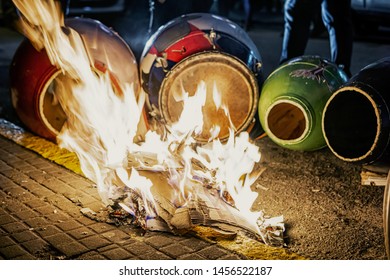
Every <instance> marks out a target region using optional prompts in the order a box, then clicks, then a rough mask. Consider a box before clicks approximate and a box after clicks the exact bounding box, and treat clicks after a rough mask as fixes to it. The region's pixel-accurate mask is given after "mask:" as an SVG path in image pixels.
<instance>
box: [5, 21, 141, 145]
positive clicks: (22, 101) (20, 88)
mask: <svg viewBox="0 0 390 280" xmlns="http://www.w3.org/2000/svg"><path fill="white" fill-rule="evenodd" d="M65 25H66V26H68V27H70V28H73V29H74V30H76V31H77V32H78V33H79V34H80V35H81V36H82V38H83V40H84V42H85V46H86V47H87V50H88V52H89V54H90V56H91V58H92V61H93V63H94V65H91V67H92V68H93V69H94V70H95V71H96V72H105V71H109V73H110V76H111V80H112V84H113V87H114V88H115V89H116V90H120V84H124V83H129V84H130V83H133V84H134V89H135V90H136V92H138V90H139V88H140V87H139V81H138V67H137V63H136V60H135V57H134V54H133V53H132V51H131V50H130V48H129V47H128V46H127V44H126V43H125V41H124V40H123V39H121V38H120V37H119V36H118V35H117V34H116V33H114V32H113V31H112V30H111V29H109V28H108V27H106V26H105V25H103V24H102V23H100V22H99V21H96V20H92V19H86V18H71V19H67V20H65ZM60 75H63V74H62V73H61V71H60V70H59V69H57V68H56V67H55V66H53V65H51V63H50V61H49V58H48V56H47V54H46V52H45V50H42V51H37V50H36V49H35V48H34V47H33V46H32V45H31V43H30V42H29V41H28V40H24V41H23V42H22V43H21V45H20V46H19V48H18V49H17V51H16V53H15V55H14V57H13V61H12V64H11V67H10V84H11V94H12V103H13V106H14V108H15V110H16V113H17V114H18V116H19V118H20V120H21V121H22V122H23V123H24V124H25V125H26V127H27V128H29V129H30V130H31V131H32V132H34V133H36V134H37V135H39V136H42V137H44V138H47V139H49V140H52V141H55V139H56V136H57V135H58V133H59V131H60V130H61V128H62V126H63V124H64V122H65V120H66V116H65V113H64V112H63V110H62V108H61V106H60V105H59V104H58V103H57V102H56V99H55V98H54V92H53V86H52V85H53V81H54V80H55V79H57V78H59V77H60Z"/></svg>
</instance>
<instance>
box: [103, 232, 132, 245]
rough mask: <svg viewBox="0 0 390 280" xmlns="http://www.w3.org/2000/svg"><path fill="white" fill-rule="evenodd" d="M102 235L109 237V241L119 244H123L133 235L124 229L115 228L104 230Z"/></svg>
mask: <svg viewBox="0 0 390 280" xmlns="http://www.w3.org/2000/svg"><path fill="white" fill-rule="evenodd" d="M102 236H104V237H105V238H107V239H108V240H109V241H111V242H114V243H118V244H123V243H125V242H126V241H127V240H129V239H131V237H130V236H129V235H128V234H126V233H124V232H123V231H121V230H119V229H114V230H110V231H107V232H104V233H102Z"/></svg>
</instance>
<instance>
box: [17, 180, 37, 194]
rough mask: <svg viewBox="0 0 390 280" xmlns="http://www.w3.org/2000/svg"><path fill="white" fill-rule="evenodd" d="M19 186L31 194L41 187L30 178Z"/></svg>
mask: <svg viewBox="0 0 390 280" xmlns="http://www.w3.org/2000/svg"><path fill="white" fill-rule="evenodd" d="M20 185H21V186H22V187H23V188H24V189H26V190H28V191H30V192H32V191H33V190H36V189H37V188H41V185H40V184H38V183H37V182H35V181H34V180H32V179H31V178H28V179H26V180H25V181H21V182H20Z"/></svg>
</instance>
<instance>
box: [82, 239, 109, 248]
mask: <svg viewBox="0 0 390 280" xmlns="http://www.w3.org/2000/svg"><path fill="white" fill-rule="evenodd" d="M80 242H81V243H82V244H84V245H85V246H87V247H88V248H89V249H92V250H94V249H97V248H100V247H104V246H107V245H108V244H110V242H108V241H107V240H106V239H104V238H102V237H100V236H98V235H93V236H90V237H87V238H84V239H81V240H80Z"/></svg>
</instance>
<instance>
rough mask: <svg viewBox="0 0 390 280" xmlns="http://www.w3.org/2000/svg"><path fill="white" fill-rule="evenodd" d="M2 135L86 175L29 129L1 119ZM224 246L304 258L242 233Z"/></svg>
mask: <svg viewBox="0 0 390 280" xmlns="http://www.w3.org/2000/svg"><path fill="white" fill-rule="evenodd" d="M0 135H2V136H3V137H5V138H7V139H9V140H12V141H13V142H15V143H17V144H19V145H21V146H23V147H25V148H27V149H29V150H31V151H34V152H36V153H38V154H40V155H41V156H42V157H44V158H46V159H48V160H51V161H53V162H55V163H57V164H59V165H61V166H63V167H65V168H67V169H69V170H72V171H73V172H75V173H77V174H80V175H83V173H82V171H81V169H80V164H79V161H78V158H77V156H76V155H75V154H74V153H71V152H69V151H67V150H65V149H61V148H59V147H58V146H57V145H56V144H54V143H52V142H50V141H48V140H45V139H43V138H41V137H38V136H36V135H34V134H32V133H30V132H27V131H25V130H24V129H23V128H20V127H18V126H16V125H14V124H13V123H11V122H9V121H7V120H4V119H0ZM196 233H197V235H198V236H199V237H201V238H203V239H209V237H208V236H209V234H208V229H207V228H205V227H197V228H196ZM216 242H217V243H218V244H219V245H221V246H222V247H224V248H226V249H229V250H232V251H235V252H237V253H239V254H242V255H244V256H246V257H247V258H248V259H259V260H303V259H305V258H304V257H302V256H299V255H297V254H295V253H292V252H289V251H288V250H286V249H284V248H274V247H270V246H267V245H265V244H263V243H261V242H258V241H256V240H253V239H251V238H248V237H245V236H241V235H238V236H237V237H236V238H235V239H234V240H227V239H223V238H221V239H219V240H217V241H216Z"/></svg>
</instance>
